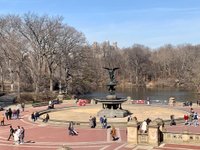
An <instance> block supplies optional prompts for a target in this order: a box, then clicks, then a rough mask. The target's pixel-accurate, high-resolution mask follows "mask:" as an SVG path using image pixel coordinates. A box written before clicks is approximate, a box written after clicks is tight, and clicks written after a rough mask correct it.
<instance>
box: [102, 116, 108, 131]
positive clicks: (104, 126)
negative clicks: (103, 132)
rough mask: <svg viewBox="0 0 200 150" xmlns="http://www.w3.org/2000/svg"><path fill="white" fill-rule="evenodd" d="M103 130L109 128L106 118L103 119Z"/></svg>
mask: <svg viewBox="0 0 200 150" xmlns="http://www.w3.org/2000/svg"><path fill="white" fill-rule="evenodd" d="M103 128H104V129H105V128H107V118H106V116H104V117H103Z"/></svg>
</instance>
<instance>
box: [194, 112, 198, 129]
mask: <svg viewBox="0 0 200 150" xmlns="http://www.w3.org/2000/svg"><path fill="white" fill-rule="evenodd" d="M198 118H199V117H198V114H197V112H195V113H194V115H193V120H194V126H195V127H197V126H198V125H199V122H198Z"/></svg>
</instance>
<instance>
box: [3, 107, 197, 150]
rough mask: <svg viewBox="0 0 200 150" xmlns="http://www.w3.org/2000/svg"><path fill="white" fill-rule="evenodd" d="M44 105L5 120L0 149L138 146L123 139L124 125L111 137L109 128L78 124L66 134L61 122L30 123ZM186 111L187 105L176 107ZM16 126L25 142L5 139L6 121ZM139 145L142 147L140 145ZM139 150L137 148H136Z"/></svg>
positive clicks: (118, 148) (114, 149)
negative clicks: (73, 133)
mask: <svg viewBox="0 0 200 150" xmlns="http://www.w3.org/2000/svg"><path fill="white" fill-rule="evenodd" d="M63 106H65V107H66V106H69V104H62V105H57V106H56V107H57V108H58V107H63ZM43 109H46V107H39V108H32V107H29V108H27V109H26V110H25V112H22V114H21V119H19V120H8V121H5V123H6V126H0V150H12V149H13V150H56V149H58V148H60V147H61V146H63V145H66V146H69V147H71V148H72V149H75V150H131V149H138V147H137V146H135V145H132V146H129V145H130V144H127V140H126V128H117V130H118V135H119V136H120V139H119V140H118V141H115V142H113V141H111V137H110V134H109V133H110V131H109V129H108V130H105V129H100V128H96V129H90V128H78V127H77V126H75V128H77V130H78V132H79V135H78V136H69V135H68V134H67V127H63V126H60V127H59V126H51V125H49V124H44V123H43V124H41V123H38V122H36V123H33V122H31V121H30V120H29V117H30V114H31V113H32V112H35V111H38V110H43ZM178 109H183V110H186V111H189V109H190V108H189V107H179V108H178ZM194 110H195V111H197V112H198V113H199V114H200V107H195V108H194ZM10 124H11V125H12V126H13V127H14V128H16V127H17V126H18V125H20V126H23V127H24V128H25V130H26V131H25V141H26V143H25V144H22V145H13V141H12V140H10V141H7V137H8V135H9V125H10ZM166 128H167V130H168V131H174V132H180V131H182V130H183V129H186V128H187V130H189V131H190V132H195V133H200V127H199V126H198V127H194V126H185V125H183V124H178V125H177V126H172V127H171V126H167V127H166ZM140 149H142V148H140ZM154 149H163V150H166V149H170V150H172V149H174V150H176V149H177V150H179V149H180V150H181V149H182V150H186V149H191V150H194V149H200V146H191V145H178V144H166V145H164V146H162V147H158V148H154ZM138 150H139V149H138Z"/></svg>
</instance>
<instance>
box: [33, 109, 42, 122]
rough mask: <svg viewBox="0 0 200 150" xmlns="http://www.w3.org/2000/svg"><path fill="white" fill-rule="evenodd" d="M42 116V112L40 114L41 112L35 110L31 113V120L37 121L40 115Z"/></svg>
mask: <svg viewBox="0 0 200 150" xmlns="http://www.w3.org/2000/svg"><path fill="white" fill-rule="evenodd" d="M39 116H40V114H39V112H37V111H36V112H33V113H32V114H31V120H32V121H33V122H35V121H36V120H37V119H38V117H39Z"/></svg>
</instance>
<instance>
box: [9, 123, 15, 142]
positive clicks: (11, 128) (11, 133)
mask: <svg viewBox="0 0 200 150" xmlns="http://www.w3.org/2000/svg"><path fill="white" fill-rule="evenodd" d="M14 131H15V130H14V129H13V127H12V126H10V135H9V137H8V141H9V140H10V138H11V137H14V135H13V133H14Z"/></svg>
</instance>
